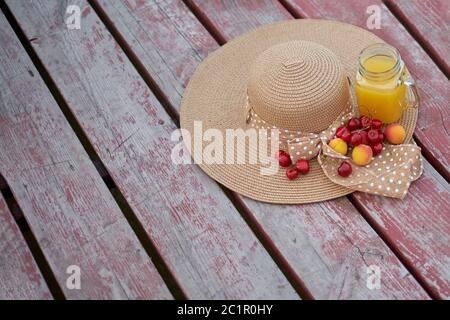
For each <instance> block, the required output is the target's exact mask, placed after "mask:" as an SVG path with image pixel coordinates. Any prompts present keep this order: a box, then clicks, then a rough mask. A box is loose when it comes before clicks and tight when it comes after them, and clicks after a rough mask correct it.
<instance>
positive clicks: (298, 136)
mask: <svg viewBox="0 0 450 320" xmlns="http://www.w3.org/2000/svg"><path fill="white" fill-rule="evenodd" d="M353 116H354V110H353V107H352V104H351V103H349V105H348V106H347V107H346V109H345V110H344V111H343V112H342V113H341V114H340V115H339V117H338V118H337V119H336V120H335V121H334V122H333V123H332V124H331V125H330V126H329V127H328V128H327V129H325V130H324V131H322V132H320V133H318V134H315V133H302V132H300V131H292V130H284V129H279V128H277V127H276V126H273V125H270V124H269V123H267V122H266V121H264V120H263V119H261V118H260V117H258V115H257V114H256V113H255V111H254V110H253V109H252V108H249V109H248V115H247V123H248V124H249V125H250V126H251V127H253V128H255V129H278V130H279V132H280V137H279V142H280V149H282V150H285V151H286V152H288V153H289V155H290V156H291V159H292V162H293V163H295V162H296V161H297V160H298V159H307V160H310V159H313V158H315V157H318V162H319V164H320V166H321V167H322V169H323V171H324V173H325V175H326V176H327V177H328V178H329V179H330V180H331V181H333V182H334V183H336V184H339V185H341V186H343V187H346V188H349V189H352V190H355V191H362V192H366V193H371V194H377V195H383V196H388V197H393V198H400V199H402V198H404V197H405V196H406V194H407V192H408V188H409V186H410V184H411V182H413V181H414V180H417V179H418V178H419V177H420V176H421V174H422V171H423V163H422V157H421V149H420V148H419V147H418V146H417V145H415V144H402V145H386V144H385V145H384V146H383V150H382V152H381V153H380V154H379V155H377V156H375V157H373V158H372V161H371V162H370V163H369V164H368V165H366V166H357V165H356V164H354V163H353V161H352V160H351V158H350V157H347V156H344V155H341V154H339V153H337V152H336V151H334V150H333V149H332V148H331V147H329V146H328V142H329V141H330V140H331V139H332V138H333V137H334V135H335V133H336V130H337V128H339V126H341V125H344V124H345V123H346V122H347V121H348V120H349V119H350V118H351V117H353ZM268 139H270V135H269V137H268ZM412 143H414V142H412ZM342 161H348V162H349V163H350V164H351V165H352V173H351V175H350V176H348V177H346V178H344V177H341V176H340V175H339V174H338V173H337V169H338V167H339V166H340V164H341V163H342Z"/></svg>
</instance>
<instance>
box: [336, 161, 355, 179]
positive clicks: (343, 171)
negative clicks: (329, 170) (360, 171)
mask: <svg viewBox="0 0 450 320" xmlns="http://www.w3.org/2000/svg"><path fill="white" fill-rule="evenodd" d="M351 173H352V166H351V165H350V163H348V162H347V161H344V162H342V163H341V165H340V166H339V168H338V174H339V175H340V176H341V177H344V178H346V177H348V176H349V175H350V174H351Z"/></svg>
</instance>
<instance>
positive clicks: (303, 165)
mask: <svg viewBox="0 0 450 320" xmlns="http://www.w3.org/2000/svg"><path fill="white" fill-rule="evenodd" d="M295 167H296V168H297V171H298V172H299V173H301V174H307V173H308V172H309V161H308V160H297V163H296V164H295Z"/></svg>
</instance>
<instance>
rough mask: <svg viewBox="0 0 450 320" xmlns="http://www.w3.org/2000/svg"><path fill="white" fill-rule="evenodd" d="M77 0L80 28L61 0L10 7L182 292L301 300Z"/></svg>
mask: <svg viewBox="0 0 450 320" xmlns="http://www.w3.org/2000/svg"><path fill="white" fill-rule="evenodd" d="M72 3H74V4H77V5H79V6H80V7H81V8H82V17H83V18H82V29H81V30H80V31H75V32H73V31H68V30H67V29H65V28H64V27H63V26H61V24H60V23H61V22H60V21H62V20H61V19H60V16H59V15H58V14H59V13H60V12H64V9H65V4H64V3H61V2H60V1H57V0H54V1H48V0H46V1H40V2H33V4H27V5H24V4H21V3H18V2H16V1H9V2H8V5H10V7H11V9H12V11H13V13H14V15H15V16H16V18H17V19H18V21H19V23H20V25H21V26H22V28H23V29H24V31H25V33H26V34H27V36H28V37H29V38H32V37H34V38H37V40H35V41H33V42H32V44H33V47H34V49H35V50H36V52H37V53H38V55H39V57H40V58H41V59H42V61H43V63H44V64H45V67H46V68H47V70H48V72H49V73H50V75H51V77H52V78H53V79H54V81H55V83H56V86H57V87H58V89H59V90H60V92H61V93H62V95H63V96H64V99H65V101H66V102H67V103H68V105H69V107H70V109H71V110H72V112H73V114H74V115H75V117H76V118H77V120H78V121H79V123H80V125H81V127H82V129H83V130H84V132H85V133H86V135H87V136H88V138H89V140H90V142H91V143H92V145H93V146H94V149H95V150H96V152H97V153H98V155H99V157H100V159H101V160H102V162H103V163H104V165H105V167H106V169H107V170H108V172H109V174H110V175H111V176H112V178H113V179H114V181H115V183H116V185H117V186H118V188H119V189H120V191H121V192H122V194H123V195H124V197H125V199H126V200H127V201H128V203H129V204H130V206H131V208H132V210H133V211H134V212H135V214H136V215H137V217H138V219H139V221H140V223H141V224H142V226H143V227H144V228H145V230H146V232H147V234H148V236H149V237H150V238H151V239H152V240H153V242H154V244H155V246H156V248H157V249H158V251H159V253H160V255H161V256H162V257H163V258H164V260H165V261H166V263H167V265H168V267H169V268H170V271H171V272H172V274H173V275H174V276H175V278H176V279H177V281H178V283H179V285H180V286H181V288H182V290H183V291H184V292H185V294H186V296H187V297H188V298H194V299H199V298H210V299H231V298H233V299H269V298H273V299H298V298H299V297H298V295H297V294H296V292H295V291H294V290H293V288H292V287H291V285H290V284H289V282H288V281H287V279H286V278H285V277H284V275H283V274H282V272H281V271H280V270H279V269H278V267H277V265H276V264H275V263H274V262H273V260H272V259H271V257H270V256H269V254H268V253H267V252H266V251H265V250H264V247H263V246H262V245H261V244H260V242H259V241H258V240H257V238H256V237H255V235H254V234H253V233H252V232H251V230H250V229H249V227H248V226H247V225H246V223H245V221H244V220H243V219H242V217H241V216H240V215H239V213H238V212H237V211H236V209H235V208H234V206H233V205H232V203H231V202H230V201H229V200H228V198H227V197H226V196H225V194H224V193H223V192H222V190H221V189H220V188H219V187H218V186H217V184H216V183H215V182H214V181H212V180H211V179H209V178H208V177H207V176H206V175H205V174H203V172H202V171H201V170H200V169H199V168H198V167H197V166H194V165H175V164H173V163H172V161H171V158H170V156H171V149H172V147H173V146H175V144H176V143H175V142H171V140H170V137H171V133H172V132H173V130H175V129H176V126H175V125H174V123H173V122H172V121H171V119H170V118H169V116H168V115H167V113H166V112H165V111H164V109H163V108H162V106H161V105H160V104H159V102H158V101H157V99H156V98H155V97H154V95H153V94H152V92H151V91H150V89H149V88H148V87H147V86H146V84H145V82H144V81H143V79H142V78H141V77H140V76H139V74H138V73H137V72H136V70H135V69H134V68H133V65H132V64H131V63H130V61H129V60H128V59H127V56H126V55H125V54H124V52H123V51H122V50H121V48H120V47H119V45H118V44H117V43H116V42H115V41H114V39H113V37H112V36H111V34H110V33H109V32H108V31H107V30H106V28H105V27H104V25H103V24H102V23H101V21H100V20H99V18H98V16H97V15H96V13H95V12H94V11H93V10H92V8H91V7H90V6H89V5H88V4H87V3H86V2H85V1H71V4H72ZM68 70H70V72H68ZM87 192H90V191H89V189H87ZM74 197H75V196H74ZM109 236H114V230H111V232H110V233H109Z"/></svg>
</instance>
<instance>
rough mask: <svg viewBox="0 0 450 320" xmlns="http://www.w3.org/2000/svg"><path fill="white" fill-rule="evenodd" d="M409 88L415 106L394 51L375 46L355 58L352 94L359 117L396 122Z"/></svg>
mask: <svg viewBox="0 0 450 320" xmlns="http://www.w3.org/2000/svg"><path fill="white" fill-rule="evenodd" d="M408 87H411V88H412V89H413V93H414V95H415V100H416V104H418V95H417V91H416V88H415V86H414V83H413V79H412V78H411V76H410V75H409V72H408V71H407V69H406V67H405V64H404V62H403V60H402V59H401V57H400V54H399V53H398V51H397V49H395V48H393V47H391V46H389V45H387V44H384V43H378V44H374V45H371V46H369V47H367V48H365V49H364V50H363V51H362V52H361V53H360V55H359V61H358V71H357V74H356V85H355V92H356V98H357V101H358V107H359V112H360V114H361V115H365V116H368V117H370V118H376V119H380V120H381V121H382V122H383V123H391V122H396V121H398V120H399V119H400V117H401V116H402V113H403V110H404V109H405V108H406V107H407V106H408V97H407V88H408Z"/></svg>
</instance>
